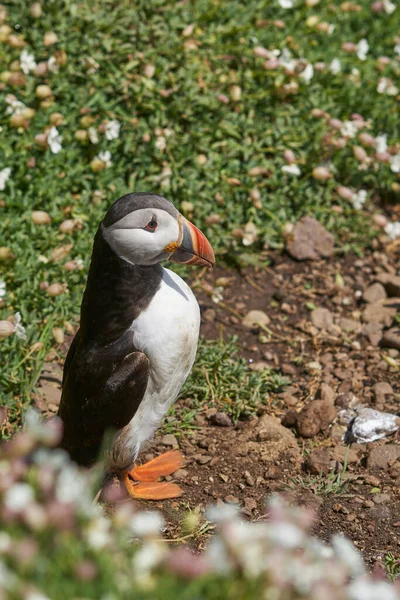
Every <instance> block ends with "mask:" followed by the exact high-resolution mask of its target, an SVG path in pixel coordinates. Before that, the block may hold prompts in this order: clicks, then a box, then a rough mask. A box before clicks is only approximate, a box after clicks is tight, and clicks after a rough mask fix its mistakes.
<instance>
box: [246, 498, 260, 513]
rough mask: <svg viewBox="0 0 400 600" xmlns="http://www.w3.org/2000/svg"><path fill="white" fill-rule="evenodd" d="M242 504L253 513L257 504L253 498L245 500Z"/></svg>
mask: <svg viewBox="0 0 400 600" xmlns="http://www.w3.org/2000/svg"><path fill="white" fill-rule="evenodd" d="M243 504H244V507H245V509H246V510H249V511H253V510H255V509H256V508H257V502H256V501H255V500H254V498H245V499H244V503H243Z"/></svg>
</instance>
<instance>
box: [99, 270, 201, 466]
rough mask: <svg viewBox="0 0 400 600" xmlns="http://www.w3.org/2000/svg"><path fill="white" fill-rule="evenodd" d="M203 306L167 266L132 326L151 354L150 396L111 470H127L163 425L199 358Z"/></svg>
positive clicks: (122, 437)
mask: <svg viewBox="0 0 400 600" xmlns="http://www.w3.org/2000/svg"><path fill="white" fill-rule="evenodd" d="M199 329H200V310H199V305H198V303H197V300H196V298H195V296H194V294H193V292H192V290H191V289H190V287H189V286H188V285H187V284H186V283H185V282H184V281H183V280H182V279H181V278H180V277H179V276H178V275H176V273H174V272H173V271H170V270H169V269H163V278H162V282H161V286H160V288H159V290H158V291H157V293H156V294H155V296H154V298H153V299H152V301H151V302H150V304H149V306H148V307H147V308H146V309H145V310H144V311H142V312H141V314H140V315H139V317H138V318H137V319H135V321H134V322H133V324H132V326H131V331H132V334H133V341H134V345H135V348H136V349H137V350H139V351H141V352H144V353H145V354H146V356H147V357H148V358H149V361H150V365H151V370H150V375H149V382H148V384H147V389H146V392H145V395H144V398H143V400H142V402H141V404H140V406H139V409H138V410H137V412H136V414H135V416H134V417H133V419H132V421H131V422H130V423H129V425H127V427H125V428H124V429H123V430H122V431H121V432H120V433H119V434H118V436H117V437H116V439H115V441H114V445H113V449H112V451H111V456H110V459H111V460H110V462H111V464H110V468H111V469H112V468H114V469H115V468H126V467H127V466H129V465H130V464H131V463H133V462H134V460H136V457H137V455H138V453H139V450H140V446H141V444H142V443H143V442H144V441H145V440H147V439H148V438H149V437H150V436H151V435H152V434H153V433H154V431H155V430H156V429H157V427H158V425H159V424H160V421H161V419H162V418H163V416H164V414H165V413H166V411H167V410H168V408H169V407H170V406H171V404H172V403H173V402H174V400H175V399H176V397H177V395H178V394H179V392H180V390H181V388H182V385H183V384H184V382H185V380H186V378H187V376H188V375H189V373H190V370H191V368H192V366H193V362H194V359H195V356H196V350H197V343H198V338H199Z"/></svg>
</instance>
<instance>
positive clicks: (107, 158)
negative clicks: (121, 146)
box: [97, 150, 112, 167]
mask: <svg viewBox="0 0 400 600" xmlns="http://www.w3.org/2000/svg"><path fill="white" fill-rule="evenodd" d="M97 158H99V159H100V160H102V161H103V163H104V164H105V165H106V167H111V165H112V162H111V152H110V151H109V150H105V151H104V152H99V154H98V157H97Z"/></svg>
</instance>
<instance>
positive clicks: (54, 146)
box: [47, 127, 62, 154]
mask: <svg viewBox="0 0 400 600" xmlns="http://www.w3.org/2000/svg"><path fill="white" fill-rule="evenodd" d="M47 143H48V145H49V147H50V150H51V152H52V153H53V154H58V153H59V152H60V150H61V149H62V145H61V143H62V136H61V135H60V133H59V131H58V129H57V127H52V128H51V129H50V131H49V133H48V134H47Z"/></svg>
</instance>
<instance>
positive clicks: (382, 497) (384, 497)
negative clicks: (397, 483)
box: [373, 493, 390, 504]
mask: <svg viewBox="0 0 400 600" xmlns="http://www.w3.org/2000/svg"><path fill="white" fill-rule="evenodd" d="M373 501H374V504H383V503H384V502H390V496H389V494H383V493H378V494H374V496H373Z"/></svg>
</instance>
